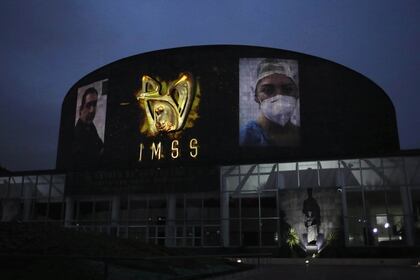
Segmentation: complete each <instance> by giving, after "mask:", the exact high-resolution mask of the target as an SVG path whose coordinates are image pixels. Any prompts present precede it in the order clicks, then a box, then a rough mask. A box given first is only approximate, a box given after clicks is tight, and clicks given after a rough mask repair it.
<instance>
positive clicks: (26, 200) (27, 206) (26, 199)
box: [22, 184, 35, 222]
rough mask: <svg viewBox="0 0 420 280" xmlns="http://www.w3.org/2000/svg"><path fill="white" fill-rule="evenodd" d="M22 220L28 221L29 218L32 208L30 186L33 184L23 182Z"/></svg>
mask: <svg viewBox="0 0 420 280" xmlns="http://www.w3.org/2000/svg"><path fill="white" fill-rule="evenodd" d="M22 187H23V217H22V219H23V221H25V222H26V221H29V220H30V219H31V210H32V192H33V191H32V190H33V189H32V188H33V187H35V185H32V184H23V186H22Z"/></svg>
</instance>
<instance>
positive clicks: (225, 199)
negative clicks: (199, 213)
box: [220, 186, 229, 247]
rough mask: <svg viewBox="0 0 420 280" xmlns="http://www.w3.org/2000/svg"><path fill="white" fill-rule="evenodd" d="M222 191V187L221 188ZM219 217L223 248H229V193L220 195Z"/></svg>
mask: <svg viewBox="0 0 420 280" xmlns="http://www.w3.org/2000/svg"><path fill="white" fill-rule="evenodd" d="M222 190H223V186H222ZM220 214H221V215H220V216H221V231H222V235H221V237H222V243H223V247H229V193H228V192H221V194H220Z"/></svg>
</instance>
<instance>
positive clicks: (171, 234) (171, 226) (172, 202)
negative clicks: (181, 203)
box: [165, 193, 176, 247]
mask: <svg viewBox="0 0 420 280" xmlns="http://www.w3.org/2000/svg"><path fill="white" fill-rule="evenodd" d="M166 205H167V207H166V234H165V235H166V237H165V246H167V247H175V245H176V240H175V232H176V224H175V219H176V195H175V194H173V193H171V194H168V195H167V197H166Z"/></svg>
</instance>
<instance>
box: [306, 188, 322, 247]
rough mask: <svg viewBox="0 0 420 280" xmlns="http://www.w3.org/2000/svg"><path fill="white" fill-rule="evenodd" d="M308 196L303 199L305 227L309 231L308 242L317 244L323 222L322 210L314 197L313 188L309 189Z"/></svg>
mask: <svg viewBox="0 0 420 280" xmlns="http://www.w3.org/2000/svg"><path fill="white" fill-rule="evenodd" d="M307 192H308V198H307V199H305V200H304V201H303V209H302V212H303V214H304V215H305V222H304V223H305V227H306V232H307V242H308V243H307V244H308V245H316V241H317V238H318V233H319V225H320V224H321V211H320V208H319V205H318V202H317V201H316V200H315V198H313V197H312V189H307Z"/></svg>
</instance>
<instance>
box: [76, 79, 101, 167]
mask: <svg viewBox="0 0 420 280" xmlns="http://www.w3.org/2000/svg"><path fill="white" fill-rule="evenodd" d="M107 83H108V80H101V81H97V82H94V83H91V84H89V85H86V86H83V87H80V88H78V90H77V102H76V114H75V126H74V138H73V160H74V163H75V164H76V165H77V166H93V165H96V164H98V163H99V162H100V160H101V157H102V154H103V150H104V135H105V121H106V104H107Z"/></svg>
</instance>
